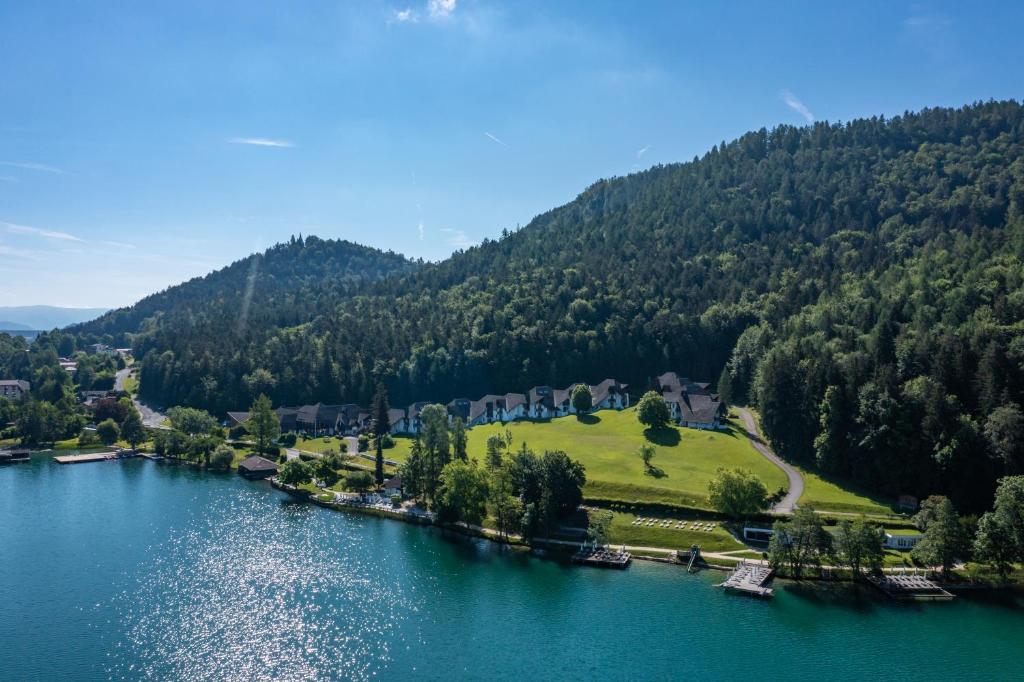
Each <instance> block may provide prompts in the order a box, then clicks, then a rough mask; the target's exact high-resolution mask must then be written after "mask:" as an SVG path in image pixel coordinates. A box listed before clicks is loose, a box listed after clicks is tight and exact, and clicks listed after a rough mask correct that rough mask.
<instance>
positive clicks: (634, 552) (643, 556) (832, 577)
mask: <svg viewBox="0 0 1024 682" xmlns="http://www.w3.org/2000/svg"><path fill="white" fill-rule="evenodd" d="M268 483H269V484H270V486H271V487H272V488H275V489H277V490H280V491H281V492H284V493H287V494H289V495H291V496H292V497H295V498H297V499H299V500H302V501H304V502H310V503H312V504H315V505H316V506H319V507H323V508H325V509H330V510H332V511H338V512H353V513H357V514H363V515H368V516H376V517H378V518H385V519H391V520H394V521H402V522H405V523H411V524H413V525H418V526H435V527H436V528H438V529H439V530H441V531H442V532H452V533H456V534H458V535H461V536H463V537H467V538H478V539H483V540H488V541H490V542H493V543H495V544H498V545H505V546H508V547H511V548H515V549H519V550H522V551H528V552H530V553H531V554H535V553H536V552H538V551H540V552H554V553H556V554H559V555H565V556H566V557H568V556H571V554H572V549H571V548H574V547H577V546H578V545H579V544H580V543H578V542H575V541H569V540H558V539H553V538H534V539H533V540H532V541H531V542H527V541H524V540H523V539H522V538H520V537H519V536H511V537H509V538H502V537H500V536H499V534H498V532H497V531H493V530H491V529H488V528H483V527H474V526H467V525H465V524H461V523H460V524H438V523H436V522H435V521H433V520H431V519H430V518H427V517H424V516H420V515H414V514H407V513H401V512H390V511H388V510H385V509H380V508H375V507H361V506H355V505H348V504H339V503H336V502H328V501H326V500H321V499H318V498H317V496H316V494H315V493H312V492H310V491H308V490H302V489H300V488H296V487H295V486H290V485H288V484H285V483H280V482H279V481H277V480H276V478H274V477H272V478H270V479H269V480H268ZM538 544H543V545H546V546H545V547H538V546H537V545H538ZM622 546H623V547H625V549H626V550H627V551H629V552H630V556H631V558H633V559H636V560H638V561H647V562H651V563H661V564H668V565H672V566H679V567H682V568H685V564H684V563H682V562H679V561H676V560H675V559H674V558H673V555H674V554H675V552H676V550H674V549H669V548H663V547H637V546H631V545H622ZM645 552H646V553H645ZM651 552H657V553H658V554H661V555H662V556H655V555H654V554H651ZM705 555H708V556H710V557H711V558H713V559H715V560H721V559H726V560H727V561H728V560H731V557H724V556H723V557H719V556H718V553H717V552H709V553H706V554H705V553H704V552H702V553H701V560H700V562H699V563H697V564H696V566H697V567H699V568H700V569H701V570H713V571H721V572H730V571H732V570H734V569H735V567H736V565H738V564H739V563H740V561H741V560H742V559H737V560H736V561H735V563H733V564H731V565H730V564H722V563H711V562H708V561H706V560H705V559H704V556H705ZM747 561H748V562H749V561H751V560H749V559H748V560H747ZM753 561H754V562H755V563H759V564H761V563H763V560H761V559H757V560H753ZM822 568H824V569H826V570H829V571H843V570H844V569H840V568H838V567H831V566H823V567H822ZM909 570H911V569H907V570H904V571H894V570H890V571H889V572H888V574H890V575H891V574H897V575H898V574H901V573H906V572H908V571H909ZM914 570H918V571H920V570H924V569H914ZM777 578H778V579H780V580H785V581H789V582H796V583H803V584H808V583H813V584H816V585H820V584H836V583H842V584H850V585H866V584H868V583H867V580H866V579H859V580H858V579H855V578H852V577H848V576H846V575H844V574H843V573H841V572H840V573H839V574H838V575H837V574H836V573H830V574H829V575H827V576H826V575H806V576H803V577H802V578H800V579H799V580H797V579H795V578H792V577H790V576H787V575H785V574H784V573H783V574H777ZM939 585H940V586H941V587H943V588H944V589H947V590H952V591H970V592H1009V593H1011V594H1018V593H1022V592H1024V590H1021V589H1020V588H1019V587H1018V586H1017V585H1015V584H1013V583H1009V584H1006V585H997V584H990V583H974V582H954V583H949V582H940V583H939Z"/></svg>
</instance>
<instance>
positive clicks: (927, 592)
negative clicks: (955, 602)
mask: <svg viewBox="0 0 1024 682" xmlns="http://www.w3.org/2000/svg"><path fill="white" fill-rule="evenodd" d="M868 582H870V583H871V584H872V585H874V586H875V587H877V588H878V589H880V590H881V591H882V592H884V593H885V594H887V595H889V596H890V597H892V598H893V599H896V600H897V601H951V600H952V599H954V598H955V597H954V595H953V594H951V593H950V592H947V591H946V590H945V589H943V588H942V586H941V585H939V584H938V583H937V582H935V581H934V580H932V579H930V578H929V577H927V576H926V575H920V574H916V573H911V574H906V573H904V574H897V573H893V574H889V575H883V576H881V577H878V576H869V577H868Z"/></svg>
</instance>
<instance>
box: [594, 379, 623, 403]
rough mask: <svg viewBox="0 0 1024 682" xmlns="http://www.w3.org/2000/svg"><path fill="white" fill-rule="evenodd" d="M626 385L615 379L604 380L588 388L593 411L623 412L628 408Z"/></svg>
mask: <svg viewBox="0 0 1024 682" xmlns="http://www.w3.org/2000/svg"><path fill="white" fill-rule="evenodd" d="M627 388H629V386H627V385H626V384H620V383H619V382H618V381H616V380H615V379H605V380H604V381H602V382H601V383H599V384H597V385H595V386H591V387H590V395H591V400H592V401H593V404H594V407H593V409H595V410H624V409H626V408H627V407H629V393H627V392H626V389H627Z"/></svg>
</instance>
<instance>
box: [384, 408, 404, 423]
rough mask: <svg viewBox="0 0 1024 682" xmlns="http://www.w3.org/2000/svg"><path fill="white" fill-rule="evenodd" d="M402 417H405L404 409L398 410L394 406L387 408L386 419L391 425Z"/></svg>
mask: <svg viewBox="0 0 1024 682" xmlns="http://www.w3.org/2000/svg"><path fill="white" fill-rule="evenodd" d="M403 419H405V410H399V409H398V408H395V407H392V408H391V409H389V410H388V421H389V422H390V423H391V426H394V425H395V424H397V423H398V422H400V421H402V420H403Z"/></svg>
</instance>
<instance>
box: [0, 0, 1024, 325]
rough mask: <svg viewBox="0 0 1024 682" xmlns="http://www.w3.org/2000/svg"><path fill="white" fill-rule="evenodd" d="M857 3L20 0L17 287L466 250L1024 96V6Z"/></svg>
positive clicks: (2, 300) (132, 292)
mask: <svg viewBox="0 0 1024 682" xmlns="http://www.w3.org/2000/svg"><path fill="white" fill-rule="evenodd" d="M826 4H833V5H834V6H832V7H825V5H826ZM844 5H849V6H842V5H840V3H819V2H808V3H792V2H779V3H762V2H756V3H750V4H747V5H745V6H744V5H740V4H733V3H729V4H728V6H727V4H726V3H709V2H666V3H656V2H638V3H625V2H599V1H595V0H590V1H587V2H562V3H551V2H531V1H528V0H517V1H516V2H510V1H507V0H505V1H498V0H494V1H492V0H400V1H395V2H372V1H371V2H354V1H353V2H338V1H336V2H316V1H308V2H302V1H298V0H296V1H294V2H287V3H285V2H271V3H254V2H228V1H224V2H212V3H211V2H189V1H188V0H177V1H175V2H160V1H153V0H151V1H148V2H144V3H140V2H113V1H110V2H100V3H81V2H57V1H52V2H41V3H29V2H13V1H9V0H7V1H3V0H0V305H27V304H40V303H47V304H55V305H71V306H118V305H126V304H129V303H131V302H133V301H134V300H136V299H138V298H140V297H141V296H143V295H145V294H147V293H151V292H153V291H157V290H160V289H162V288H164V287H166V286H169V285H172V284H175V283H177V282H180V281H182V280H184V279H188V278H190V277H193V276H196V275H201V274H204V273H206V272H208V271H209V270H211V269H214V268H216V267H220V266H222V265H225V264H227V263H229V262H231V261H232V260H235V259H237V258H240V257H242V256H245V255H247V254H248V253H250V252H252V251H254V250H258V249H262V248H265V247H267V246H269V245H271V244H273V243H275V242H278V241H281V240H284V239H287V238H288V237H289V236H290V235H292V234H298V233H303V234H317V235H320V236H323V237H339V238H345V239H350V240H353V241H357V242H361V243H365V244H369V245H372V246H376V247H381V248H385V249H388V248H390V249H394V250H395V251H399V252H402V253H405V254H407V255H410V256H414V257H423V258H425V259H439V258H443V257H445V256H447V255H448V254H449V253H451V252H452V251H453V250H454V249H457V248H460V247H465V246H469V245H471V244H473V243H475V242H478V241H479V240H481V239H483V238H484V237H488V236H490V237H494V236H496V235H498V234H499V233H500V232H501V230H502V228H505V227H515V226H516V225H518V224H526V223H527V222H529V221H530V219H531V218H532V217H533V216H535V215H536V214H537V213H539V212H543V211H545V210H547V209H549V208H552V207H554V206H557V205H560V204H563V203H565V202H567V201H570V200H571V199H572V198H573V197H574V196H576V194H578V193H579V192H580V191H581V190H583V189H584V188H585V187H586V186H587V185H589V184H590V183H592V182H593V181H595V180H596V179H598V178H602V177H609V176H614V175H624V174H627V173H630V172H634V171H636V170H639V169H642V168H646V167H649V166H651V165H653V164H657V163H668V162H674V161H682V160H688V159H692V158H693V157H694V156H695V155H699V154H702V153H703V152H704V151H706V150H707V149H709V148H710V147H711V146H712V145H714V144H716V143H718V142H720V141H722V140H729V139H732V138H734V137H736V136H737V135H740V134H742V133H743V132H745V131H747V130H750V129H756V128H760V127H762V126H768V127H770V126H773V125H776V124H780V123H790V124H805V123H808V122H810V121H813V120H825V119H827V120H848V119H851V118H856V117H861V116H871V115H874V114H886V115H892V114H898V113H901V112H903V111H905V110H913V109H918V108H921V107H925V106H933V105H960V104H964V103H967V102H971V101H974V100H979V99H989V98H995V99H1002V98H1016V99H1020V98H1021V97H1022V95H1024V69H1022V68H1021V65H1022V64H1024V41H1021V40H1020V29H1021V26H1024V3H1010V2H1007V3H947V4H930V3H929V4H924V3H919V4H915V3H899V2H878V3H844Z"/></svg>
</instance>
